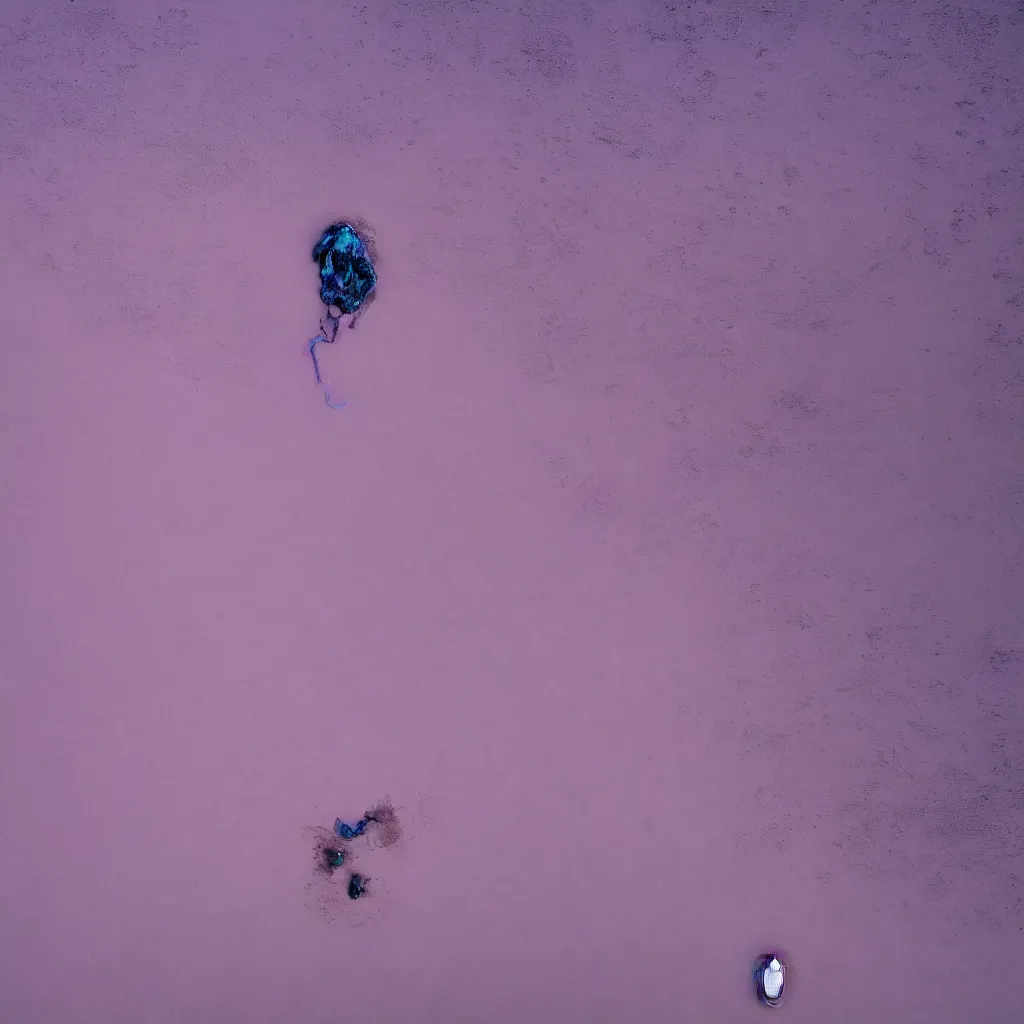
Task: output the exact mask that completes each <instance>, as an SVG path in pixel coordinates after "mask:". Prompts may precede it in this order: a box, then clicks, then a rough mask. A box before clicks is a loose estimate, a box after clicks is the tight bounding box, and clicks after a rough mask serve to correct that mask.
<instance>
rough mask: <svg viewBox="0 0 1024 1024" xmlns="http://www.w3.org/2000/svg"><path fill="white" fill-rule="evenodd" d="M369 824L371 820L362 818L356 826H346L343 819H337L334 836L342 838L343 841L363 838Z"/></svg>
mask: <svg viewBox="0 0 1024 1024" xmlns="http://www.w3.org/2000/svg"><path fill="white" fill-rule="evenodd" d="M369 824H370V819H369V818H360V820H359V821H357V822H356V823H355V824H354V825H346V824H345V822H343V821H342V820H341V818H336V819H335V821H334V834H335V835H337V836H341V838H342V839H355V838H356V836H361V835H362V834H363V833H364V832H365V831H366V828H367V826H368V825H369Z"/></svg>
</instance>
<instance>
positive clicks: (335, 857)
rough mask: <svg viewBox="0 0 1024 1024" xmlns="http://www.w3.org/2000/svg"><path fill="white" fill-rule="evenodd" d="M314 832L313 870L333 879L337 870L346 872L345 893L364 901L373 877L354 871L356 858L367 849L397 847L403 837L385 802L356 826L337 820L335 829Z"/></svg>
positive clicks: (400, 827)
mask: <svg viewBox="0 0 1024 1024" xmlns="http://www.w3.org/2000/svg"><path fill="white" fill-rule="evenodd" d="M313 832H314V837H315V838H314V843H313V869H314V871H315V872H316V873H317V874H318V875H322V876H326V877H327V878H331V879H333V877H334V873H335V872H336V871H338V870H342V869H344V870H346V871H347V872H348V883H347V886H346V892H347V894H348V898H349V899H351V900H358V899H361V898H362V897H363V896H365V895H367V893H368V892H369V891H370V886H369V883H370V878H369V877H368V876H367V875H365V874H363V873H362V872H361V871H356V870H354V866H355V860H356V857H357V855H358V854H359V853H360V852H362V851H363V850H365V849H373V848H379V849H386V848H387V847H389V846H394V845H395V844H396V843H397V842H398V841H399V840H400V839H401V838H402V826H401V824H400V823H399V821H398V815H397V814H396V813H395V809H394V807H392V806H391V804H390V803H387V802H386V801H385V802H381V803H379V804H377V806H376V807H372V808H371V809H370V810H368V811H367V812H366V813H365V814H364V815H363V816H362V818H360V819H359V821H357V822H355V823H353V824H349V823H347V822H345V821H342V819H341V818H338V819H337V820H336V821H335V822H334V828H333V829H326V828H316V829H314V830H313Z"/></svg>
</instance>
